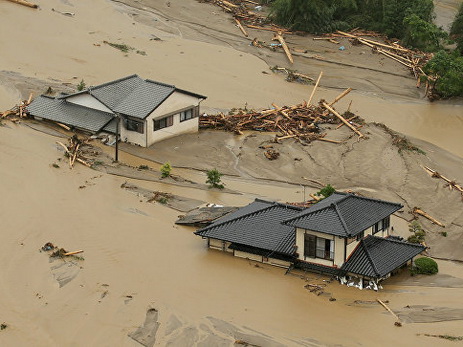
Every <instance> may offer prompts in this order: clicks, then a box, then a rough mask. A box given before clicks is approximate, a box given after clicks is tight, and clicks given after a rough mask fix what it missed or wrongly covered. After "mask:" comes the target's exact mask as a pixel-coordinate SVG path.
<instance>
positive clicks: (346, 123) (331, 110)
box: [323, 102, 363, 137]
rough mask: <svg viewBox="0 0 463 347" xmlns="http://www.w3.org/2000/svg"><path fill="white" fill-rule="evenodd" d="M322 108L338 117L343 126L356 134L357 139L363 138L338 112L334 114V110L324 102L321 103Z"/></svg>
mask: <svg viewBox="0 0 463 347" xmlns="http://www.w3.org/2000/svg"><path fill="white" fill-rule="evenodd" d="M323 106H325V108H326V109H327V110H329V111H330V112H331V113H333V114H334V115H335V116H336V117H338V118H339V119H340V120H341V122H343V123H344V124H345V125H347V126H348V127H349V128H351V129H352V131H353V132H354V133H356V134H357V135H358V136H359V137H363V134H362V133H361V132H360V131H358V130H357V129H356V128H355V127H354V126H353V125H352V124H350V123H349V122H348V121H347V120H346V119H345V118H344V117H343V116H341V115H340V114H339V113H338V112H336V110H335V109H333V108H332V107H331V106H330V105H328V104H327V103H326V102H324V103H323Z"/></svg>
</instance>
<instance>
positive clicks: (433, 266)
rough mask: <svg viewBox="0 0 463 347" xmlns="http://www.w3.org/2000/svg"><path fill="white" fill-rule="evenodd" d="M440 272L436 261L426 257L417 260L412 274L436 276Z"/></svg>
mask: <svg viewBox="0 0 463 347" xmlns="http://www.w3.org/2000/svg"><path fill="white" fill-rule="evenodd" d="M438 272H439V268H438V266H437V263H436V261H435V260H434V259H431V258H426V257H423V258H418V259H416V260H415V265H414V267H413V269H412V273H414V274H423V275H434V274H436V273H438Z"/></svg>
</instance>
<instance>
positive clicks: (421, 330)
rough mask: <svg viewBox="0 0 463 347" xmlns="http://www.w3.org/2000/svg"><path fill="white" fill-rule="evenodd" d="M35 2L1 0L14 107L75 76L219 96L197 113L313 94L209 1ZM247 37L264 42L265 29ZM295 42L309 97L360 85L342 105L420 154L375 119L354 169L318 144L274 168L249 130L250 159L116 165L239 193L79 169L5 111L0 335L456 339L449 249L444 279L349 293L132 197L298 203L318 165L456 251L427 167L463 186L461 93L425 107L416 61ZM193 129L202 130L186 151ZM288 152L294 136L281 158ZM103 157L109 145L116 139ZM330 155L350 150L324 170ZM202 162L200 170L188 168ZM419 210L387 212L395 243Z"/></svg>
mask: <svg viewBox="0 0 463 347" xmlns="http://www.w3.org/2000/svg"><path fill="white" fill-rule="evenodd" d="M37 3H39V5H40V9H39V10H33V9H29V8H26V7H24V6H20V5H18V4H14V3H12V2H8V1H3V2H0V14H1V17H2V25H3V27H4V28H11V30H10V29H8V30H1V31H0V42H1V43H2V54H0V66H1V71H0V109H1V110H2V111H3V110H5V109H9V108H11V107H12V106H13V105H14V104H16V103H18V101H19V100H18V99H19V97H21V98H23V99H25V98H27V97H28V96H29V92H31V91H32V92H34V93H35V95H37V94H39V93H42V92H44V91H45V90H47V88H48V87H51V88H52V89H53V90H54V91H61V90H64V91H68V92H69V91H73V90H74V88H75V85H76V84H77V83H78V82H79V81H80V80H82V79H83V80H84V81H85V82H86V84H87V85H88V86H90V85H96V84H100V83H104V82H106V81H110V80H112V79H116V78H120V77H124V76H126V75H130V74H133V73H137V74H139V75H140V76H141V77H143V78H150V79H154V80H159V81H162V82H166V83H171V84H175V85H176V86H177V87H179V88H182V89H186V90H192V91H194V92H197V93H200V94H204V95H207V96H208V99H207V100H205V101H204V102H203V103H202V104H201V107H202V108H203V110H204V111H205V112H208V113H211V112H219V111H223V112H227V111H228V110H229V109H230V108H233V107H244V106H247V107H249V108H267V107H272V106H271V105H272V103H275V104H277V105H292V104H296V103H300V102H302V101H303V100H307V99H308V95H309V94H310V92H311V90H312V86H311V85H302V84H297V83H288V82H286V81H285V80H284V76H282V75H277V74H273V73H272V72H271V71H270V70H269V67H270V66H274V65H279V66H287V67H289V66H288V65H287V64H288V63H287V61H286V58H285V56H284V54H283V53H282V52H281V51H275V52H273V51H270V50H265V49H257V48H255V47H252V46H250V45H249V42H250V39H248V38H244V37H243V35H242V34H241V33H240V31H239V29H238V28H236V27H235V26H234V24H233V22H232V19H231V17H229V15H227V14H226V13H224V12H223V11H222V10H221V9H220V8H219V7H217V6H213V5H210V4H206V3H200V2H198V1H195V0H171V1H167V2H159V1H148V0H142V1H131V0H125V1H123V2H116V1H104V0H94V1H90V0H82V1H76V0H66V1H62V0H50V1H39V0H37ZM459 3H461V1H436V9H437V10H438V13H437V21H438V22H439V23H441V24H442V25H443V26H445V25H448V23H449V22H450V21H451V18H452V16H453V15H454V13H455V12H456V9H457V8H458V4H459ZM65 12H69V13H72V14H73V15H63V14H62V13H65ZM18 21H19V22H20V23H21V25H19V26H18ZM13 28H14V29H13ZM250 33H251V36H252V37H254V36H255V37H259V38H260V39H262V40H270V39H271V36H270V37H269V36H268V35H270V34H268V33H262V32H259V31H253V30H250ZM287 40H288V43H289V44H290V45H291V46H292V47H299V48H304V49H307V51H308V53H307V54H305V55H296V56H295V64H294V66H293V68H295V69H297V70H298V71H300V72H303V73H307V74H310V75H311V76H315V77H316V76H317V75H318V73H319V72H320V70H323V71H324V77H323V79H322V83H321V87H320V88H319V89H318V90H317V92H316V94H315V99H314V100H318V99H321V98H324V99H326V100H332V99H333V98H334V97H335V96H336V95H338V94H339V93H340V92H342V91H343V90H344V89H345V88H348V87H353V88H354V90H353V91H352V92H351V93H350V94H349V95H348V96H347V97H346V98H344V99H343V100H342V101H341V102H339V104H337V105H336V108H337V109H338V110H340V111H344V110H346V109H347V108H348V107H349V103H350V102H351V101H352V104H351V110H352V111H354V112H356V113H358V114H359V115H360V116H361V117H362V118H364V119H365V120H367V121H369V122H381V123H384V124H387V125H388V126H390V127H391V128H392V129H394V130H396V131H399V132H400V133H403V134H405V135H407V136H409V137H411V138H412V141H414V142H415V141H416V144H417V145H418V146H422V147H423V148H425V149H426V150H427V151H428V153H427V156H422V157H420V156H418V155H415V154H410V155H407V156H405V159H404V158H402V157H400V156H399V155H398V154H397V150H396V149H395V150H394V151H393V150H392V149H391V148H393V147H391V145H390V143H389V142H390V138H389V136H388V135H387V134H384V132H382V130H381V129H379V128H376V127H374V126H372V127H371V128H368V127H366V128H365V129H364V130H366V131H368V132H370V135H371V139H370V140H369V141H377V143H373V144H372V142H370V143H368V142H361V143H359V144H357V143H354V142H355V139H350V141H351V142H352V143H350V142H349V143H348V145H349V146H351V148H353V149H354V151H353V153H354V154H352V157H349V160H350V161H346V162H343V163H342V164H343V170H344V173H345V177H344V176H339V177H338V176H336V174H337V172H338V171H339V165H340V163H341V159H343V160H344V158H342V157H344V155H339V156H338V157H337V156H335V155H334V154H335V150H333V149H332V148H334V147H329V146H332V145H333V144H323V146H324V147H322V145H321V144H320V143H316V144H311V146H313V147H310V149H312V150H313V151H314V154H313V157H314V158H315V159H316V160H319V161H318V162H317V161H316V160H315V159H314V163H315V164H314V165H313V166H312V167H309V166H307V167H302V166H301V167H302V168H303V170H304V171H303V172H300V171H299V169H298V167H297V166H296V163H295V161H294V158H293V157H290V156H288V158H289V159H287V160H286V161H283V159H282V160H281V161H280V162H278V163H277V164H272V163H271V162H269V161H265V162H264V161H263V159H262V156H261V155H260V153H258V152H256V147H257V146H254V143H258V139H254V140H252V141H254V142H252V141H249V142H251V144H252V146H253V147H248V148H244V149H243V152H242V153H241V154H242V155H240V156H238V155H237V153H238V152H240V151H241V148H240V146H244V145H243V141H244V139H246V137H234V136H233V135H231V134H226V135H223V136H221V134H220V133H214V134H211V135H210V141H209V143H207V141H205V140H204V138H205V137H204V134H208V133H206V132H202V133H201V134H199V135H194V136H196V138H195V137H194V136H192V135H189V136H190V137H182V138H178V139H177V140H169V141H166V142H164V143H163V144H160V145H159V148H160V149H159V151H160V152H159V153H161V155H160V157H159V158H156V160H155V161H150V160H147V159H146V158H145V159H143V158H141V156H137V155H133V153H132V154H129V153H128V151H127V152H121V155H120V159H121V161H122V162H125V163H127V164H130V165H132V166H134V167H138V166H140V165H148V166H150V167H151V168H152V169H153V171H156V172H157V170H158V169H159V165H160V164H159V163H163V162H166V161H169V160H175V161H178V162H180V164H181V163H183V162H182V161H184V163H185V165H180V164H179V165H178V167H175V168H174V170H175V174H176V175H179V176H181V177H183V178H186V179H189V180H191V181H194V182H196V183H197V184H198V185H199V183H201V184H204V181H205V173H204V167H206V166H211V165H214V164H216V165H220V166H221V167H223V169H224V171H227V175H226V176H225V177H224V181H225V183H226V188H227V189H228V190H227V191H223V192H220V191H213V190H209V189H198V188H197V187H195V186H194V185H193V184H192V185H191V186H186V185H185V186H180V185H175V184H165V183H162V182H153V181H149V180H144V179H141V178H138V179H137V178H126V177H122V176H116V175H112V174H107V173H104V172H100V171H95V170H92V169H89V168H86V167H83V166H76V167H75V168H74V169H72V170H71V169H69V168H68V166H67V163H66V162H65V159H64V158H63V155H62V152H61V151H60V150H59V147H58V146H57V145H56V141H57V140H60V141H65V140H63V139H61V138H58V137H54V136H51V135H49V134H45V133H43V132H40V131H36V130H33V129H31V128H30V127H28V126H27V124H21V125H15V124H13V123H11V122H9V121H5V126H2V127H0V221H1V224H0V235H1V240H2V242H1V243H0V261H1V263H2V264H3V265H2V267H1V270H0V292H1V293H2V295H1V296H0V323H2V322H4V323H5V324H6V326H7V328H6V329H4V330H1V331H0V345H2V346H24V345H34V346H63V345H64V346H80V345H89V346H138V345H140V344H139V342H136V341H137V339H138V340H140V339H141V338H140V336H141V335H143V334H144V333H145V332H146V331H148V332H153V336H154V340H155V341H153V340H152V338H153V336H151V337H147V336H145V337H144V338H145V340H143V341H147V340H149V341H150V342H149V343H146V344H147V345H152V344H154V345H157V346H222V345H223V346H233V345H234V344H235V342H240V341H241V342H243V341H244V342H246V343H248V344H250V345H257V346H325V345H343V346H344V345H345V346H359V345H364V346H376V345H398V346H399V345H409V346H423V345H424V346H427V345H441V344H442V345H449V346H450V345H452V344H456V343H458V342H450V341H446V340H444V339H440V338H438V337H432V336H426V334H428V335H452V336H461V335H462V331H461V325H462V320H463V302H462V301H461V297H462V295H463V265H462V264H461V262H458V261H443V260H438V264H439V268H440V272H439V274H438V275H436V276H432V277H425V276H414V277H411V276H410V275H409V273H408V272H406V271H404V272H403V273H401V274H400V275H398V276H395V277H393V278H391V279H389V280H388V281H387V282H385V283H384V288H383V290H382V291H380V292H373V291H366V290H364V291H360V290H358V289H356V288H347V287H345V286H341V285H340V284H339V283H338V282H336V281H331V280H330V279H329V278H328V277H324V276H320V275H318V274H313V273H305V274H304V273H297V272H293V273H291V274H288V275H285V272H286V269H282V268H276V267H270V266H266V265H262V264H256V263H255V262H252V261H248V260H244V259H239V258H233V257H232V256H230V255H228V254H224V253H221V252H218V251H211V250H208V249H207V247H206V244H205V241H204V240H201V239H200V238H199V237H197V236H195V235H194V234H193V231H194V228H191V227H184V226H176V225H175V224H174V221H175V220H176V219H177V218H178V216H179V215H180V214H182V213H183V212H180V211H176V210H174V209H171V208H169V207H166V206H164V205H162V204H159V203H155V204H152V203H147V202H146V199H145V198H144V197H143V196H140V195H137V194H134V193H133V192H130V191H128V190H126V189H122V188H121V186H123V184H124V183H125V182H127V183H129V184H133V185H137V186H139V187H141V188H143V189H147V190H152V191H163V192H167V193H172V194H176V195H178V196H183V197H186V198H190V199H196V200H200V201H204V202H211V203H215V204H221V205H230V206H243V205H245V204H247V203H249V202H251V201H253V200H254V199H255V198H264V199H271V200H279V201H301V200H303V199H304V198H306V197H307V196H308V194H309V193H313V192H315V191H316V190H317V188H316V187H314V186H312V185H310V184H309V183H307V182H306V181H304V179H303V178H302V177H303V176H308V177H310V175H315V174H317V173H319V174H320V175H322V176H323V177H321V178H320V179H322V180H323V181H325V179H328V178H330V179H333V180H335V181H336V183H338V185H339V186H343V187H345V188H359V189H362V191H363V192H366V193H375V194H383V195H381V196H384V197H386V198H389V199H394V200H399V201H401V202H402V203H404V202H410V204H411V206H407V208H408V207H410V208H411V207H413V206H414V204H418V205H417V206H421V207H423V208H425V207H426V208H427V209H428V211H433V212H434V213H435V214H436V215H435V216H437V217H439V218H441V217H442V218H443V220H444V221H446V222H447V221H448V224H449V225H448V226H447V228H446V229H445V230H446V231H448V234H449V235H448V237H446V238H443V236H442V234H441V230H440V229H434V226H431V225H430V224H429V230H430V232H429V233H428V236H427V237H428V238H429V240H430V242H431V243H432V244H433V245H435V246H434V249H432V250H431V251H432V252H439V254H444V255H446V256H447V257H453V256H455V257H456V256H460V255H461V251H460V249H459V248H458V245H461V242H462V236H461V235H463V233H461V230H460V229H461V225H463V222H462V216H461V201H460V199H459V196H457V195H456V193H455V192H450V191H449V190H447V188H445V187H443V184H441V183H438V182H436V181H432V179H431V178H429V177H427V175H426V174H425V173H424V172H423V170H422V169H421V167H420V166H419V165H421V164H426V165H436V166H438V167H439V169H442V170H443V172H445V173H446V172H449V173H450V175H451V176H450V177H451V178H452V179H453V178H456V179H458V181H459V182H460V183H461V181H462V180H463V179H462V178H461V177H462V174H461V172H462V169H463V167H462V166H463V162H462V159H461V158H462V157H463V136H461V134H462V133H463V102H462V100H452V101H447V102H434V103H428V102H427V101H426V100H424V99H423V98H422V95H421V94H422V93H423V91H422V90H420V89H417V88H416V87H415V80H414V79H413V78H411V77H410V74H409V72H408V71H406V70H403V69H402V67H400V66H397V65H396V64H395V63H394V62H393V61H390V60H387V59H382V58H378V56H377V55H375V54H372V53H371V52H369V51H367V50H365V48H364V47H354V46H350V45H348V42H347V43H345V44H346V47H347V49H346V50H345V51H343V52H341V51H339V49H338V47H337V46H336V45H333V44H331V43H327V42H319V41H314V40H312V38H311V37H299V36H289V37H287ZM104 41H107V42H113V43H119V44H127V45H130V46H131V47H134V48H135V51H136V50H140V51H144V52H145V53H146V55H141V54H137V53H135V51H131V52H129V53H123V52H120V51H118V50H115V49H114V48H112V47H110V46H108V45H106V44H105V43H104ZM18 47H21V49H18ZM314 56H317V57H318V56H321V57H323V59H324V61H321V60H317V59H313V58H314ZM329 61H331V62H329ZM333 61H334V62H336V61H339V62H342V63H343V64H344V65H339V64H336V63H333ZM25 123H27V122H25ZM336 131H337V133H334V132H333V133H332V134H334V135H333V136H335V135H336V134H340V135H339V136H340V137H341V136H344V137H348V136H349V135H350V133H349V132H348V130H347V129H339V130H336ZM362 131H363V130H362ZM54 134H55V135H56V133H54ZM259 136H261V135H259ZM262 136H265V135H262ZM267 137H269V135H267ZM184 139H190V140H189V141H191V142H189V144H190V145H191V146H190V147H191V149H190V151H189V149H188V143H187V144H186V145H185V144H184V143H183V141H185V140H184ZM265 139H267V138H265ZM175 141H177V143H175ZM201 141H204V142H206V145H204V147H200V145H201V146H202V143H203V142H201ZM388 141H389V142H388ZM200 142H201V143H200ZM427 142H428V143H427ZM429 143H431V144H432V145H430V144H429ZM369 144H371V145H370V146H369ZM434 145H435V146H434ZM185 146H186V149H185V150H184V148H185ZM282 146H283V145H282ZM346 146H347V145H346ZM193 147H194V148H193ZM244 147H246V146H244ZM382 147H384V148H385V150H384V151H383V150H382ZM198 148H199V149H198ZM204 148H206V149H204ZM294 148H295V147H294V146H292V145H290V144H289V142H288V147H287V149H288V151H293V150H294ZM336 148H340V147H336ZM359 148H360V149H359ZM161 150H162V151H161ZM284 150H285V149H284V148H282V152H284ZM303 150H305V149H304V148H302V149H301V148H298V151H300V152H297V155H299V154H300V153H303V154H304V153H305V154H306V155H307V153H306V152H303ZM360 150H361V151H363V152H359V151H360ZM105 151H106V152H107V153H108V154H111V153H112V151H113V149H112V148H105ZM179 151H183V152H180V153H179ZM356 151H357V152H356ZM387 151H388V152H387ZM386 152H387V153H388V155H390V156H388V157H387V158H386V159H387V160H385V161H384V162H385V164H384V165H385V166H384V167H386V168H387V170H383V166H381V165H382V163H381V165H380V164H378V165H375V167H367V166H368V163H373V164H374V163H378V162H379V161H380V159H381V156H382V155H383V154H384V153H386ZM291 153H296V152H295V151H294V152H291ZM391 153H392V154H391ZM207 154H210V155H207ZM329 154H333V158H335V159H336V158H341V159H339V160H338V161H336V160H337V159H336V160H334V159H330V160H332V161H333V162H331V161H330V162H329V163H327V164H326V165H324V163H325V162H324V161H323V160H324V158H325V156H326V157H329ZM282 157H284V153H283V155H282ZM378 157H380V158H378ZM185 158H186V159H185ZM216 158H219V159H216ZM391 158H393V161H394V162H393V163H391ZM214 160H216V161H215V162H214ZM265 160H266V159H265ZM388 160H389V161H388ZM195 161H197V162H195ZM198 161H201V162H198ZM298 163H299V164H300V165H303V163H304V161H300V162H299V161H298ZM318 163H321V164H320V165H318ZM53 164H55V165H53ZM200 164H201V165H203V167H202V168H200V169H201V170H199V169H198V168H197V167H196V166H201V165H200ZM299 164H297V165H299ZM322 164H323V165H322ZM344 164H345V167H344ZM192 168H195V169H192ZM308 168H310V170H309V169H308ZM301 170H302V169H301ZM317 170H318V171H317ZM134 177H135V176H134ZM268 177H270V178H271V179H269V178H268ZM347 179H350V180H349V181H348V180H347ZM303 183H304V184H303ZM305 183H307V184H305ZM352 185H353V187H352ZM391 187H392V188H391ZM409 217H410V216H409V215H408V213H407V212H405V213H404V214H403V215H402V216H400V218H399V217H394V219H393V224H394V225H395V226H396V228H395V229H396V230H397V232H398V234H400V235H402V236H407V235H408V230H407V228H408V223H407V222H406V220H405V219H407V218H409ZM459 228H460V229H459ZM436 240H437V241H439V242H437V241H436ZM46 242H53V243H54V244H56V245H58V246H59V247H64V248H66V250H69V251H74V250H83V251H84V252H83V253H82V255H83V259H78V258H76V259H72V260H68V261H66V262H64V261H62V260H59V261H53V262H50V259H49V257H48V254H47V253H45V252H41V251H40V248H41V247H42V246H43V245H44V244H45V243H46ZM308 283H310V284H318V285H321V286H323V287H324V293H323V294H322V295H319V296H317V295H315V294H313V293H311V292H310V291H308V290H307V289H305V288H304V286H305V285H306V284H308ZM330 298H331V299H336V300H331V301H330ZM378 298H379V299H381V300H383V301H387V302H388V305H389V306H390V307H391V309H392V310H393V311H394V312H397V313H398V314H399V316H400V319H401V320H402V321H403V326H402V327H397V326H395V325H394V322H395V320H396V318H395V317H393V316H392V315H391V314H390V313H388V312H387V311H386V310H385V309H384V308H383V307H382V306H380V305H379V304H378V303H377V301H376V299H378ZM148 335H149V334H148Z"/></svg>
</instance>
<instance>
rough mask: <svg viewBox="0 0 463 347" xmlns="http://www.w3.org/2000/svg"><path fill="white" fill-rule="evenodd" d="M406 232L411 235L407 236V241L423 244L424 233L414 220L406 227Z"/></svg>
mask: <svg viewBox="0 0 463 347" xmlns="http://www.w3.org/2000/svg"><path fill="white" fill-rule="evenodd" d="M408 230H409V231H410V232H411V233H413V235H411V236H409V237H408V239H407V241H408V242H411V243H422V242H424V238H425V236H426V232H425V231H424V230H423V228H422V227H421V225H420V223H418V221H416V220H414V221H413V222H411V223H410V225H409V226H408Z"/></svg>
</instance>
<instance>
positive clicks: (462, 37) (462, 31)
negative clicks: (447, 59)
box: [450, 2, 463, 55]
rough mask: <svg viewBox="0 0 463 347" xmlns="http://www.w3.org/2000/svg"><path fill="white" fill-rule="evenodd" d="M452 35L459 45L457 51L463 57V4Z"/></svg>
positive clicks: (452, 29)
mask: <svg viewBox="0 0 463 347" xmlns="http://www.w3.org/2000/svg"><path fill="white" fill-rule="evenodd" d="M450 35H451V36H452V38H453V39H454V40H455V42H456V43H457V49H458V50H459V51H460V54H462V55H463V2H462V3H461V5H460V10H459V11H458V13H457V15H456V16H455V20H454V21H453V23H452V28H451V29H450Z"/></svg>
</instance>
